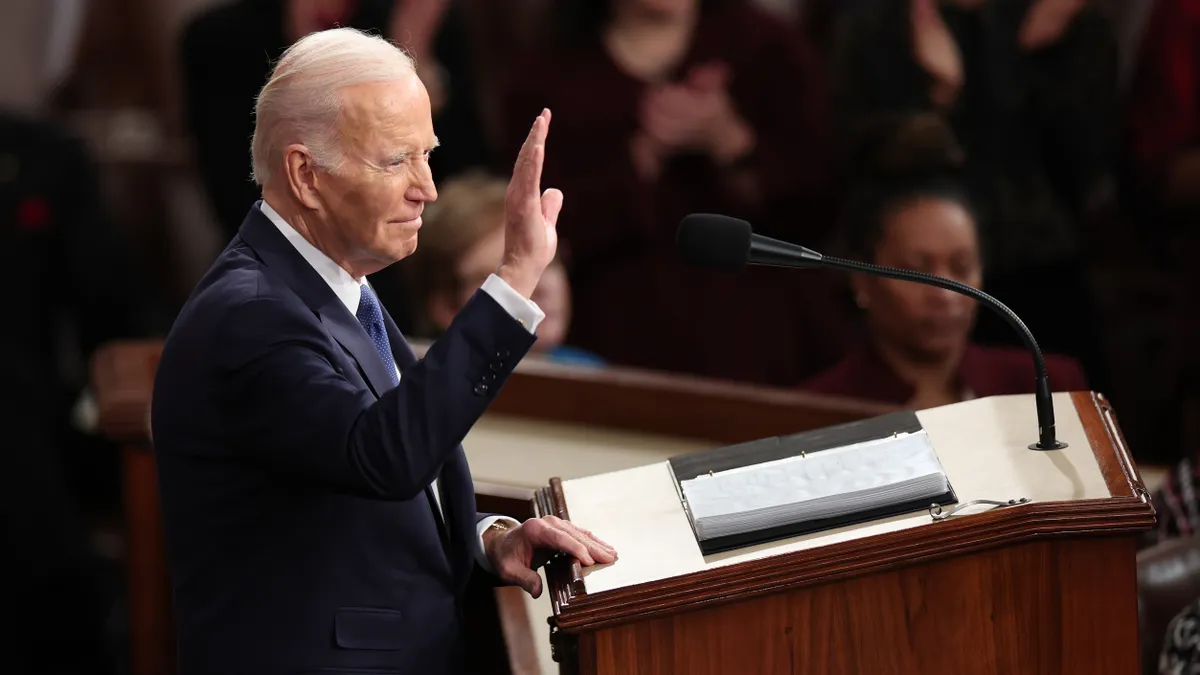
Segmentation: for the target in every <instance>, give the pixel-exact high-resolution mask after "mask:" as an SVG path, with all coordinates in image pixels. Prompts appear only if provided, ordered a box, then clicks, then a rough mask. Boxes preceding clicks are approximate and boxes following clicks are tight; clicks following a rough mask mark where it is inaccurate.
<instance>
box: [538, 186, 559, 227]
mask: <svg viewBox="0 0 1200 675" xmlns="http://www.w3.org/2000/svg"><path fill="white" fill-rule="evenodd" d="M562 205H563V193H562V190H558V189H555V188H550V189H549V190H546V192H545V194H543V195H542V216H544V217H545V218H546V222H547V223H550V226H551V227H554V226H556V225H558V213H559V212H560V211H562Z"/></svg>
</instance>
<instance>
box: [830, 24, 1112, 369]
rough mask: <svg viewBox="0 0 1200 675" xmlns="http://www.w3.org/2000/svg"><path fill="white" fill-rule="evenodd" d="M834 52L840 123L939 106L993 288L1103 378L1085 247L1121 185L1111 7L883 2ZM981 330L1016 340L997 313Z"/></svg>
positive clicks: (852, 127) (1050, 342)
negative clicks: (959, 150) (957, 148)
mask: <svg viewBox="0 0 1200 675" xmlns="http://www.w3.org/2000/svg"><path fill="white" fill-rule="evenodd" d="M836 53H837V56H836V59H835V67H834V76H833V80H834V89H835V104H836V107H837V113H838V119H839V121H840V122H842V123H843V124H844V128H843V130H842V131H843V132H844V134H846V135H847V137H852V136H853V135H854V134H855V133H856V129H857V128H858V127H860V126H861V125H862V124H864V123H867V122H869V120H870V119H871V117H873V116H874V115H877V114H880V113H887V112H909V111H928V112H932V113H935V114H937V115H940V116H941V117H943V118H944V119H945V120H946V121H947V122H948V123H949V124H950V126H951V128H953V130H954V133H955V134H956V136H957V138H958V139H959V141H960V142H961V143H962V145H963V147H964V149H965V164H964V172H963V181H964V184H965V186H966V189H967V191H968V193H969V194H970V196H971V199H972V203H973V204H974V206H975V212H976V214H977V217H978V218H979V227H980V233H981V235H982V241H983V244H984V246H983V248H984V251H985V254H986V257H987V263H988V266H987V269H988V274H987V284H988V287H989V288H990V289H991V291H992V293H993V294H994V295H995V296H996V297H997V298H999V299H1000V300H1002V301H1003V302H1005V303H1006V304H1008V305H1009V306H1010V307H1011V308H1012V309H1013V310H1014V311H1016V312H1017V314H1018V315H1020V316H1021V317H1022V318H1023V319H1024V320H1025V322H1026V323H1027V324H1028V325H1029V326H1030V328H1031V329H1032V330H1033V332H1034V334H1035V335H1036V336H1037V337H1038V340H1039V341H1040V342H1041V343H1042V344H1043V345H1044V346H1045V347H1046V348H1048V349H1051V350H1057V351H1063V352H1066V353H1069V354H1071V355H1073V356H1076V357H1078V358H1081V359H1083V360H1084V363H1085V365H1086V366H1087V368H1088V371H1089V373H1091V374H1092V376H1093V378H1097V377H1100V376H1101V375H1102V372H1103V370H1102V365H1101V358H1100V353H1101V352H1100V350H1099V349H1098V345H1097V342H1098V337H1099V331H1098V330H1096V327H1097V326H1096V323H1097V322H1096V318H1095V315H1094V307H1093V305H1094V301H1093V299H1092V294H1091V293H1090V291H1089V288H1088V285H1087V283H1086V280H1085V272H1086V269H1085V259H1084V254H1085V252H1086V251H1085V245H1086V244H1087V237H1088V226H1089V224H1090V223H1092V222H1093V220H1094V219H1096V218H1098V217H1100V216H1101V215H1102V214H1104V213H1106V210H1107V209H1109V208H1110V207H1111V205H1112V203H1113V194H1114V189H1113V186H1114V184H1115V179H1114V171H1115V160H1116V141H1117V138H1116V124H1117V114H1118V111H1117V58H1116V49H1115V39H1114V37H1113V33H1112V30H1111V28H1110V26H1109V25H1108V24H1107V22H1106V20H1105V19H1104V18H1103V17H1102V15H1101V14H1100V13H1099V12H1097V11H1096V10H1095V9H1093V8H1091V7H1089V6H1088V5H1087V3H1086V1H1085V0H1004V1H1000V0H945V1H943V2H939V1H938V0H905V1H903V2H900V1H896V2H877V3H873V4H871V5H868V6H867V7H865V8H864V9H863V10H862V11H859V12H856V13H854V14H852V15H849V16H848V17H847V18H846V21H845V22H844V24H843V25H842V26H841V30H840V31H839V37H838V44H837V47H836ZM976 335H977V338H978V339H980V340H981V341H983V342H987V343H1001V344H1017V343H1018V340H1019V338H1018V337H1017V335H1016V334H1015V333H1014V332H1013V331H1012V330H1011V329H1010V328H1009V327H1008V326H1007V325H1005V324H1004V323H1003V321H1002V320H1000V319H999V318H997V317H990V316H985V317H981V320H980V325H979V327H978V329H977V334H976Z"/></svg>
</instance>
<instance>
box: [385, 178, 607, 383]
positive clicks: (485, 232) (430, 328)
mask: <svg viewBox="0 0 1200 675" xmlns="http://www.w3.org/2000/svg"><path fill="white" fill-rule="evenodd" d="M507 188H508V181H506V180H504V179H502V178H498V177H495V176H491V175H489V174H485V173H482V172H471V173H468V174H464V175H462V176H459V177H457V178H454V179H451V180H450V181H448V182H447V183H446V184H445V185H443V186H442V188H441V189H440V190H439V197H438V201H437V202H435V203H433V204H431V205H430V206H429V208H427V209H426V211H425V217H424V221H425V225H424V226H423V227H422V228H421V242H420V246H419V247H418V248H417V252H416V253H414V254H413V255H412V256H411V258H410V259H409V260H407V261H406V262H405V263H404V264H403V265H399V266H397V267H398V268H399V269H400V270H401V271H402V272H403V273H404V275H405V276H406V277H408V279H409V280H410V284H411V287H412V289H413V296H414V298H415V299H416V301H417V305H418V307H419V308H420V312H419V323H418V332H417V334H418V335H420V336H422V337H428V338H436V337H438V336H439V335H441V334H442V333H443V332H445V330H446V329H447V328H449V327H450V323H451V322H452V321H454V317H455V316H456V315H457V314H458V312H459V310H460V309H462V307H463V306H464V305H466V304H467V301H469V300H470V299H471V296H473V295H474V294H475V291H477V290H478V289H479V287H480V286H482V285H483V282H484V281H485V280H487V278H488V275H490V274H492V273H493V272H495V271H496V268H497V267H499V266H500V262H501V259H502V257H503V255H504V194H505V190H506V189H507ZM385 272H386V270H385ZM377 276H378V275H377ZM372 282H373V283H375V284H376V285H377V286H378V285H379V282H378V281H375V280H374V279H373V280H372ZM533 301H534V302H535V303H537V305H538V307H541V309H542V311H543V312H545V313H546V318H545V319H543V320H542V323H541V324H540V325H539V326H538V338H537V342H536V343H534V345H533V349H534V353H535V355H540V356H543V357H545V358H547V359H549V360H551V361H554V362H557V363H563V364H568V365H601V364H602V363H603V361H602V360H601V359H600V358H599V357H597V356H596V355H594V354H592V353H590V352H587V351H585V350H582V349H577V348H574V347H570V346H568V345H565V344H563V341H564V339H565V338H566V336H567V328H568V327H569V326H570V323H571V286H570V282H569V281H568V280H567V271H566V268H565V267H564V266H563V264H562V262H561V260H555V261H554V262H553V263H551V265H550V267H548V268H547V269H546V272H545V273H544V274H543V275H542V280H541V281H540V282H539V283H538V285H537V288H536V290H535V291H534V294H533Z"/></svg>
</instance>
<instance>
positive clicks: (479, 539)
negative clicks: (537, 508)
mask: <svg viewBox="0 0 1200 675" xmlns="http://www.w3.org/2000/svg"><path fill="white" fill-rule="evenodd" d="M497 520H512V521H513V522H514V523H515V522H517V521H515V520H513V519H512V518H509V517H508V516H488V517H487V518H484V519H483V520H481V521H479V526H478V527H476V528H475V534H476V537H475V543H477V544H478V546H476V547H475V562H477V563H479V566H480V567H482V568H483V569H484V570H485V571H487V572H490V573H492V574H495V573H496V570H494V569H492V561H490V560H488V557H487V551H485V550H483V532H484V530H486V529H488V528H489V527H491V526H492V523H494V522H496V521H497Z"/></svg>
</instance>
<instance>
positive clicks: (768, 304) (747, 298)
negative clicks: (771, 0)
mask: <svg viewBox="0 0 1200 675" xmlns="http://www.w3.org/2000/svg"><path fill="white" fill-rule="evenodd" d="M560 5H561V7H562V8H563V12H564V14H563V18H562V20H563V22H564V23H563V24H562V28H561V31H562V34H561V36H560V44H558V45H557V46H555V47H552V48H548V49H547V50H546V51H544V52H542V53H538V54H535V55H532V56H531V57H529V60H528V61H527V64H528V65H526V66H525V67H523V68H517V69H516V70H515V71H514V72H515V73H516V76H515V78H514V79H513V81H512V82H511V83H510V86H509V95H508V97H507V102H508V106H507V111H508V114H507V115H506V117H507V119H508V120H509V138H510V139H511V141H512V142H513V143H514V144H515V143H517V142H518V141H519V139H521V138H523V137H524V135H525V129H523V128H518V127H523V126H524V125H525V124H526V121H527V120H528V119H530V117H531V115H536V114H537V112H538V111H539V110H541V109H542V108H544V107H548V108H550V109H551V110H552V111H553V113H554V121H553V122H552V124H551V131H550V146H551V148H552V150H550V151H549V152H548V153H547V159H546V168H545V177H544V183H545V184H546V185H547V186H554V187H558V188H561V189H562V190H563V192H564V193H565V194H566V195H567V198H566V201H565V204H564V207H563V213H562V217H561V218H560V219H559V232H560V237H561V240H562V245H563V247H564V248H565V249H567V250H568V251H569V252H570V268H569V270H570V274H571V282H572V285H573V287H574V289H575V293H574V296H575V306H576V308H577V312H576V318H575V321H574V322H573V323H572V327H571V333H570V338H571V341H572V342H573V343H575V344H578V345H579V346H581V347H584V348H587V349H590V350H593V351H595V352H597V353H599V354H600V355H601V356H602V357H604V358H605V359H608V360H611V361H614V362H617V363H621V364H626V365H636V366H645V367H651V368H659V369H664V370H673V371H683V372H690V373H696V374H701V375H708V376H713V377H729V378H736V379H741V380H748V381H755V382H763V383H778V384H785V383H786V382H787V380H788V379H789V378H790V379H791V381H793V382H794V381H795V377H796V376H797V374H798V373H811V372H814V370H815V368H819V367H820V366H821V365H823V364H824V363H827V361H825V359H827V358H830V354H831V353H834V354H836V351H837V347H836V345H837V340H838V338H837V336H836V335H834V334H832V333H833V332H834V331H832V330H829V329H831V328H832V326H829V325H825V326H821V330H817V329H816V328H815V326H814V324H815V321H801V320H800V319H799V318H797V317H796V316H793V315H791V314H789V313H787V312H784V311H783V310H782V308H784V307H795V306H796V305H797V295H798V294H800V293H808V294H813V293H815V291H814V290H810V289H811V284H806V283H804V282H803V280H799V279H797V275H796V274H795V273H791V272H783V273H779V272H778V271H772V270H754V271H752V272H748V273H746V274H744V275H742V276H741V277H731V276H727V275H719V274H712V273H701V272H697V271H693V270H690V269H687V268H685V267H684V266H683V264H682V263H681V262H679V261H678V259H677V257H676V255H675V252H674V235H675V229H676V226H677V224H678V223H679V220H680V218H681V217H683V216H684V215H687V214H688V213H691V212H696V211H712V212H719V213H725V214H730V215H734V216H740V217H744V218H747V219H749V220H751V221H752V222H754V223H755V226H756V227H757V228H758V229H759V231H761V232H764V233H767V234H776V235H782V236H786V237H788V238H791V239H795V240H799V241H804V242H809V243H813V242H817V241H819V240H820V239H821V238H822V237H823V235H824V234H825V233H826V232H827V231H828V229H829V219H830V217H829V214H830V212H831V208H832V206H833V204H834V201H833V199H834V195H833V194H832V187H833V186H832V185H831V183H830V181H829V171H828V158H829V152H828V141H827V138H828V135H829V134H828V120H827V110H826V92H825V84H824V79H823V76H822V68H821V65H820V64H819V62H818V60H817V59H816V58H815V56H814V53H813V52H812V50H811V49H810V48H809V47H808V46H807V45H806V43H805V42H804V41H803V39H802V38H801V37H800V36H799V35H798V34H797V32H796V31H795V30H794V29H792V28H790V27H788V26H786V25H784V24H782V23H780V22H779V21H777V20H775V19H773V18H772V17H770V16H769V15H767V14H765V13H763V11H762V10H760V9H758V8H757V7H755V6H753V5H751V4H749V3H748V2H743V1H741V0H705V1H703V2H701V1H700V0H609V1H597V2H562V3H560ZM515 155H516V150H515V147H513V148H510V149H509V152H508V153H506V155H505V156H506V157H513V156H515ZM801 304H804V303H801ZM805 306H806V307H807V306H808V305H805ZM797 326H803V330H807V331H809V333H806V334H805V335H804V338H805V339H807V342H798V341H797V340H798V339H799V338H796V336H795V335H794V333H795V332H796V330H797ZM789 342H790V344H789ZM822 342H824V343H826V344H821V343H822ZM810 343H811V344H810ZM799 345H803V346H799ZM831 345H832V346H831ZM798 347H799V348H798ZM831 349H832V352H831Z"/></svg>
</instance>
